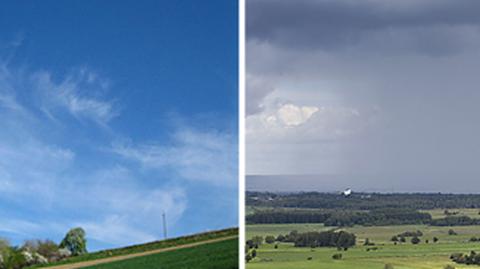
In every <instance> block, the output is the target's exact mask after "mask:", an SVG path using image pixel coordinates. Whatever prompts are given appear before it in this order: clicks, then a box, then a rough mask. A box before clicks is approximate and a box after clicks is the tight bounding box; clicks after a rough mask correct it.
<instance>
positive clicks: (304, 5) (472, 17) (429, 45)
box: [247, 0, 480, 54]
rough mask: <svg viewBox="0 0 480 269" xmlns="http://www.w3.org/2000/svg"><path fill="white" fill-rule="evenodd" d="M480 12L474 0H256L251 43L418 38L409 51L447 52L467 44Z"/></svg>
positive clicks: (325, 45)
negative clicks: (465, 41) (465, 42)
mask: <svg viewBox="0 0 480 269" xmlns="http://www.w3.org/2000/svg"><path fill="white" fill-rule="evenodd" d="M479 11H480V1H474V0H462V1H446V0H426V1H410V0H406V1H385V0H383V1H380V0H379V1H358V0H355V1H353V0H351V1H350V0H340V1H339V0H318V1H314V0H295V1H288V0H250V1H247V36H248V39H249V41H259V42H266V43H271V44H275V45H276V46H280V47H287V48H303V49H304V48H319V49H335V48H342V47H346V46H351V45H355V44H358V43H362V42H365V41H366V40H369V39H373V40H372V42H382V40H383V39H391V38H393V39H394V40H395V41H396V42H399V43H405V42H407V43H408V42H414V44H410V46H407V48H409V49H411V47H412V46H414V47H415V48H416V49H417V50H420V51H422V50H427V51H430V52H431V53H437V54H442V53H449V52H452V51H454V50H456V49H459V48H462V43H463V41H464V40H465V39H468V35H469V34H468V31H467V33H465V31H464V30H465V28H468V27H474V28H476V27H478V24H479V23H480V16H479V15H480V12H479ZM427 29H428V30H427ZM458 29H463V30H461V31H460V33H459V31H458ZM426 30H427V31H426ZM475 30H476V31H478V29H475ZM475 30H474V31H475ZM396 32H399V34H396ZM412 35H413V36H414V38H413V39H412ZM465 35H467V36H466V37H465ZM452 38H453V39H452ZM380 45H381V44H380ZM387 45H388V42H387ZM372 49H375V47H373V48H372Z"/></svg>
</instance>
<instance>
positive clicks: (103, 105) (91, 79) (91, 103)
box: [32, 69, 119, 124]
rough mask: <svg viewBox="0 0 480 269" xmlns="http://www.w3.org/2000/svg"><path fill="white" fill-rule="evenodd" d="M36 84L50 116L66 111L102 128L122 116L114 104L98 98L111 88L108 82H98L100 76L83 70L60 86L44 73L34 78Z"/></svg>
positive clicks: (60, 82) (48, 74) (61, 81)
mask: <svg viewBox="0 0 480 269" xmlns="http://www.w3.org/2000/svg"><path fill="white" fill-rule="evenodd" d="M32 81H33V84H34V86H36V87H37V89H38V90H39V93H40V97H41V98H42V103H43V105H42V107H43V109H44V111H45V112H46V113H48V114H49V115H51V114H52V111H54V110H55V109H56V108H63V109H66V110H67V111H68V112H69V113H70V114H71V115H73V116H74V117H76V118H77V119H89V120H92V121H95V122H97V123H100V124H106V123H108V122H109V121H110V120H111V119H113V118H115V117H117V116H118V115H119V112H118V108H117V107H116V106H115V104H114V102H113V101H111V100H103V99H100V98H99V97H98V95H100V93H101V92H102V91H103V90H104V88H105V87H108V81H107V80H100V79H98V75H96V74H95V73H93V72H91V71H85V69H82V70H80V71H78V72H76V73H74V74H70V75H68V76H67V77H66V78H64V79H62V80H60V81H59V82H56V81H54V79H53V78H52V75H51V74H50V73H49V72H46V71H41V72H36V73H34V74H33V75H32Z"/></svg>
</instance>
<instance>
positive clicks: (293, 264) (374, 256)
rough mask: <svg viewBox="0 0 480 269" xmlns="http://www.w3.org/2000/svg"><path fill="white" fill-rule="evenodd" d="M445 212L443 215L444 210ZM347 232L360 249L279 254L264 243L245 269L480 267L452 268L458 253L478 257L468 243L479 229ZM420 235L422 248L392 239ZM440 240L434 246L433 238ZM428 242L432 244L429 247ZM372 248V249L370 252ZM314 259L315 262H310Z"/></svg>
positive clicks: (307, 227) (285, 247)
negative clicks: (367, 244) (367, 243)
mask: <svg viewBox="0 0 480 269" xmlns="http://www.w3.org/2000/svg"><path fill="white" fill-rule="evenodd" d="M442 212H443V211H442ZM326 229H331V227H324V226H323V225H321V224H282V225H277V224H273V225H247V238H251V237H252V236H255V235H259V236H263V237H264V236H266V235H274V236H277V235H278V234H287V233H288V232H290V231H292V230H297V231H299V232H303V231H314V230H316V231H321V230H326ZM449 229H454V230H455V231H456V232H457V233H458V235H448V230H449ZM345 230H347V231H349V232H353V233H355V234H356V235H357V246H355V247H353V248H350V249H349V250H348V251H341V252H338V251H337V249H335V248H315V249H310V248H295V247H293V245H292V244H289V243H281V244H279V245H278V249H275V248H274V245H268V244H263V245H261V246H260V248H259V249H258V250H257V258H255V259H254V260H253V261H251V262H250V263H248V264H247V269H257V268H258V269H260V268H264V269H268V268H275V269H283V268H285V269H286V268H298V269H308V268H315V269H347V268H348V269H350V268H355V269H364V268H365V269H367V268H368V269H382V268H384V266H385V264H387V263H389V264H392V265H393V266H394V268H395V269H441V268H443V267H444V266H445V265H447V264H451V265H454V266H455V268H457V269H458V268H480V267H478V266H470V267H468V266H466V265H463V266H462V265H458V264H454V263H452V262H451V261H450V260H449V256H450V254H452V253H455V252H463V253H467V252H470V251H471V250H475V251H477V252H480V243H478V242H477V243H472V242H469V241H468V240H469V238H471V237H472V236H476V237H479V236H480V226H457V227H432V226H426V225H398V226H382V227H361V226H356V227H350V228H346V229H345ZM415 230H420V231H422V232H423V234H424V235H423V236H422V237H421V239H422V242H421V243H420V244H419V245H412V244H410V243H404V244H398V245H394V244H393V243H392V242H391V241H390V238H391V237H392V236H393V235H396V234H399V233H402V232H405V231H415ZM433 237H437V238H439V241H438V242H437V243H432V238H433ZM366 238H369V239H370V241H371V242H374V243H375V244H376V245H375V247H377V248H378V250H374V251H372V250H371V251H367V248H368V247H364V246H362V243H363V242H364V240H365V239H366ZM425 239H429V241H430V243H429V244H426V243H425ZM370 248H371V247H370ZM335 253H342V254H343V259H342V260H333V259H332V255H333V254H335ZM309 257H311V260H308V258H309Z"/></svg>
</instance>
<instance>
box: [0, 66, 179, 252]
mask: <svg viewBox="0 0 480 269" xmlns="http://www.w3.org/2000/svg"><path fill="white" fill-rule="evenodd" d="M2 70H3V71H2V72H0V86H1V87H0V125H1V129H2V132H0V201H1V203H2V204H3V205H8V207H0V217H1V218H2V219H4V220H7V221H2V224H0V235H2V236H4V235H7V236H8V237H11V238H13V239H15V240H23V239H26V238H35V237H37V238H43V237H45V236H46V235H47V234H48V235H49V236H52V239H54V240H59V239H61V236H62V235H63V233H64V232H65V231H66V230H68V229H69V228H72V227H74V226H78V225H81V226H83V227H84V228H85V229H87V236H88V238H89V240H93V241H94V242H97V243H99V244H104V245H105V244H106V245H111V246H120V245H127V244H133V243H141V242H146V241H149V240H153V239H158V238H160V236H161V235H160V234H161V233H160V232H159V229H158V226H159V225H160V223H161V216H162V214H163V213H166V214H167V215H168V222H169V224H170V225H172V226H174V225H175V224H176V222H177V221H178V220H179V219H180V218H181V217H182V216H183V214H184V212H185V210H186V208H187V205H188V199H187V195H186V191H185V189H184V188H182V187H180V186H178V184H176V183H175V182H166V183H165V184H155V185H154V186H150V185H148V184H147V183H145V182H144V181H143V179H144V175H142V174H141V173H138V172H137V171H135V170H133V169H131V168H129V167H126V166H121V165H117V164H115V163H112V164H105V165H103V166H101V167H94V168H90V169H83V168H81V167H82V166H84V165H88V162H87V161H86V159H87V160H88V159H89V158H90V157H86V156H85V153H81V152H80V153H79V151H82V150H81V149H79V148H78V146H76V145H75V143H69V141H67V142H65V141H64V140H63V139H64V138H65V136H66V135H68V134H64V133H63V132H64V131H65V130H64V129H63V126H64V125H78V121H75V120H74V121H72V118H71V117H70V118H69V117H67V118H65V117H62V115H63V114H65V113H69V114H71V115H73V116H74V118H76V119H79V120H83V119H87V120H91V121H94V122H96V123H99V124H101V125H103V124H108V122H109V120H111V119H112V118H113V117H116V116H118V112H117V110H116V108H115V106H114V105H113V102H111V101H101V100H103V99H100V98H99V97H98V96H100V95H101V94H102V92H101V91H102V89H99V88H97V87H100V88H101V87H102V86H101V83H107V82H105V81H106V80H103V79H102V80H100V78H99V77H98V76H96V75H93V74H92V73H87V72H85V71H79V73H78V77H77V78H72V77H68V78H65V79H63V80H61V82H59V83H56V82H54V81H53V79H52V74H51V73H50V72H45V71H42V72H30V73H28V72H25V71H22V72H20V71H18V70H15V69H13V68H9V67H8V66H5V68H4V69H2ZM22 81H25V82H22ZM89 84H91V85H89ZM84 85H86V88H83V86H84ZM27 86H31V88H30V87H27ZM104 86H105V85H104ZM85 91H87V92H85ZM37 96H40V97H41V98H40V100H37V99H35V97H37ZM43 109H48V111H49V113H51V115H50V116H54V117H56V118H55V120H56V121H55V122H53V121H50V120H48V119H46V118H45V117H44V116H43V115H42V114H41V113H38V112H40V111H43ZM57 121H58V122H60V123H62V124H61V125H58V124H57V123H58V122H57ZM98 127H101V126H97V127H95V125H94V126H92V128H98ZM99 129H102V128H99ZM52 134H55V137H57V139H52V138H51V136H52ZM70 135H71V134H70ZM83 139H86V140H87V141H90V140H91V141H94V140H95V139H93V138H89V137H84V138H83ZM101 143H102V141H98V142H96V143H93V142H92V143H89V144H87V146H88V147H89V150H91V151H93V152H96V151H97V148H96V147H101V146H100V145H101ZM94 154H95V155H96V156H95V158H98V159H100V160H102V159H103V160H109V159H110V158H112V154H111V153H107V154H105V153H103V155H101V156H100V155H99V154H102V151H98V152H97V153H94ZM19 212H22V214H20V213H19Z"/></svg>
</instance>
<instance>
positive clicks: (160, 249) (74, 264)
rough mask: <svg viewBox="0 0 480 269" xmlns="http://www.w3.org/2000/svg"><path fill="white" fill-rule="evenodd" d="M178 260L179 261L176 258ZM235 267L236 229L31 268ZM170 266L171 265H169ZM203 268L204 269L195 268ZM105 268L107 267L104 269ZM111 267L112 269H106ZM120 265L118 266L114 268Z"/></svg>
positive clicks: (236, 266) (174, 239) (83, 256)
mask: <svg viewBox="0 0 480 269" xmlns="http://www.w3.org/2000/svg"><path fill="white" fill-rule="evenodd" d="M178 257H181V259H178ZM158 263H161V264H162V267H161V268H162V269H164V268H165V269H166V268H172V269H173V268H190V267H189V264H191V265H193V264H195V267H196V268H226V269H228V268H238V229H236V228H232V229H225V230H219V231H212V232H206V233H201V234H195V235H190V236H183V237H178V238H172V239H168V240H163V241H155V242H151V243H147V244H141V245H134V246H129V247H124V248H118V249H110V250H103V251H98V252H92V253H89V254H85V255H81V256H77V257H72V258H69V259H67V260H64V261H61V262H58V263H54V264H48V265H43V266H34V267H30V269H33V268H40V267H42V268H49V269H67V268H90V267H89V266H93V267H92V268H97V267H98V266H101V267H99V268H139V269H141V268H155V266H154V265H155V264H158ZM169 263H170V265H168V264H169ZM197 265H202V266H203V267H198V266H197ZM105 266H107V267H105ZM109 266H113V267H109ZM117 266H120V267H117Z"/></svg>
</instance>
